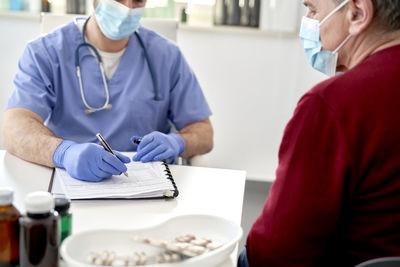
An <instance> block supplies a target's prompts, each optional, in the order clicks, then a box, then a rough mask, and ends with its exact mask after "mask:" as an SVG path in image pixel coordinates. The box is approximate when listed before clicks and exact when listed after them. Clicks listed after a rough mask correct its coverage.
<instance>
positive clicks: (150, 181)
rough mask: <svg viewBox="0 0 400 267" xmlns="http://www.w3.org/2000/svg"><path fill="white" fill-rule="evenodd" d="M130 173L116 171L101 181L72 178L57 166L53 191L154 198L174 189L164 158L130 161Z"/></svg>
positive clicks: (79, 195)
mask: <svg viewBox="0 0 400 267" xmlns="http://www.w3.org/2000/svg"><path fill="white" fill-rule="evenodd" d="M127 168H128V171H127V172H128V177H126V176H125V175H124V174H122V175H114V176H112V177H110V178H107V179H104V180H102V181H101V182H97V183H96V182H85V181H81V180H78V179H75V178H72V177H71V176H70V175H69V174H68V173H67V172H66V171H65V170H64V169H58V168H57V169H56V170H55V173H54V181H53V186H52V190H51V191H52V193H63V194H65V195H66V196H67V197H68V198H70V199H92V198H151V197H162V196H165V195H170V194H171V191H173V190H174V187H173V185H172V182H171V180H169V179H168V176H167V174H166V173H165V166H164V165H163V163H162V162H148V163H141V162H131V163H129V164H127Z"/></svg>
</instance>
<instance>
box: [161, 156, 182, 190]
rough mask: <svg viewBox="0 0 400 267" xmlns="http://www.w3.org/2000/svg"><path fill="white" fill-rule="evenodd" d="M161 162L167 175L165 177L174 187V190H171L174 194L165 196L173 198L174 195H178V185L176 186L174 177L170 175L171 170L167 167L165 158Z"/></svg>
mask: <svg viewBox="0 0 400 267" xmlns="http://www.w3.org/2000/svg"><path fill="white" fill-rule="evenodd" d="M162 164H163V165H164V167H165V170H164V172H165V173H166V175H167V179H168V180H170V181H171V183H172V186H173V187H174V190H173V192H174V194H173V196H172V197H169V196H165V197H167V198H175V197H177V196H178V195H179V190H178V187H177V186H176V184H175V181H174V178H173V177H172V173H171V171H170V169H169V167H168V164H167V162H166V161H165V160H163V161H162Z"/></svg>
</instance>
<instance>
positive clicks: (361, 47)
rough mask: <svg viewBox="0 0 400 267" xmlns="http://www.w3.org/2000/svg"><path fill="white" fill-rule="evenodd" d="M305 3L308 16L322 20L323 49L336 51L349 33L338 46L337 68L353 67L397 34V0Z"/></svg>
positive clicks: (399, 6)
mask: <svg viewBox="0 0 400 267" xmlns="http://www.w3.org/2000/svg"><path fill="white" fill-rule="evenodd" d="M344 1H346V3H343V2H344ZM342 4H343V6H342V7H341V8H339V9H338V10H336V9H337V8H338V7H339V6H340V5H342ZM304 5H305V6H307V7H308V12H307V15H306V16H307V17H308V18H311V19H314V20H318V21H320V22H322V21H323V23H322V24H321V25H320V39H321V42H322V48H323V50H329V51H335V49H337V48H340V47H341V44H343V42H344V41H345V40H348V38H349V37H350V36H351V37H350V40H349V41H348V42H346V41H345V42H344V43H345V45H344V46H343V47H342V48H341V49H340V50H339V57H338V66H339V67H338V70H339V71H343V70H346V69H348V68H351V67H353V66H354V65H355V64H357V63H359V62H360V60H362V59H363V57H364V58H365V57H366V56H368V55H369V54H371V53H373V52H374V51H376V50H379V49H381V48H382V47H384V46H385V42H393V40H394V39H399V37H400V0H304ZM334 10H336V12H334V13H332V11H334ZM329 15H330V16H329ZM324 19H325V20H324ZM357 57H358V58H357Z"/></svg>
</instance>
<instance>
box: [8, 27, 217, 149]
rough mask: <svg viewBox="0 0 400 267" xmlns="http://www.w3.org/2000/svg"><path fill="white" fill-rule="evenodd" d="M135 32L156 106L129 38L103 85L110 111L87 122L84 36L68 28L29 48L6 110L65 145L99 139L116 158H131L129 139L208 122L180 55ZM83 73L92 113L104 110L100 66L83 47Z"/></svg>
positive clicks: (158, 38) (207, 111)
mask: <svg viewBox="0 0 400 267" xmlns="http://www.w3.org/2000/svg"><path fill="white" fill-rule="evenodd" d="M139 32H140V36H141V37H142V39H143V42H144V45H145V47H146V48H147V52H148V54H149V57H150V60H151V61H152V64H153V68H154V71H155V76H156V79H157V82H158V91H159V98H160V100H154V87H153V82H152V79H151V74H150V71H149V67H148V65H147V62H146V59H145V56H144V52H143V48H142V47H141V46H140V44H139V41H138V38H137V37H136V36H134V35H132V36H131V38H130V39H129V43H128V45H127V47H126V50H125V52H124V54H123V56H122V59H121V62H120V64H119V66H118V68H117V70H116V72H115V73H114V75H113V76H112V78H111V79H110V80H109V79H107V83H108V88H109V93H110V104H112V109H111V110H102V111H99V112H95V113H93V114H90V115H86V114H85V112H84V111H85V109H86V107H85V106H84V104H83V102H82V98H81V95H80V89H79V82H78V78H77V76H76V68H75V56H74V53H75V49H76V47H77V46H78V45H79V44H80V43H82V34H81V32H80V31H79V29H78V27H77V26H76V25H75V23H73V22H72V23H70V24H68V25H66V26H64V27H62V28H59V29H57V30H55V31H54V32H52V33H50V34H48V35H46V36H43V37H40V38H38V39H36V40H35V41H32V42H30V43H29V44H28V45H27V47H26V49H25V51H24V53H23V55H22V57H21V58H20V60H19V65H18V67H19V70H18V73H17V74H16V76H15V78H14V90H13V92H12V94H11V96H10V97H9V99H8V103H7V106H6V109H10V108H15V107H22V108H27V109H29V110H31V111H33V112H35V113H37V114H38V115H40V116H41V117H42V118H43V120H44V121H45V125H46V126H47V127H48V128H49V129H50V130H51V131H52V132H53V133H54V134H55V135H56V136H57V137H60V138H63V139H67V140H72V141H76V142H80V143H81V142H93V143H98V140H97V138H96V133H98V132H100V133H101V134H102V135H103V136H104V137H105V139H106V140H107V141H108V142H109V144H110V146H111V147H112V148H113V149H116V150H120V151H135V150H136V147H137V146H136V145H134V144H132V143H131V142H130V138H131V137H132V136H133V135H136V136H143V135H146V134H148V133H150V132H152V131H160V132H163V133H169V132H170V130H171V125H170V122H172V123H173V125H174V126H175V127H176V129H177V130H181V129H182V128H183V127H185V126H186V125H188V124H191V123H195V122H199V121H202V120H204V119H206V118H208V117H209V116H210V115H211V111H210V108H209V106H208V104H207V101H206V99H205V97H204V95H203V93H202V90H201V88H200V85H199V83H198V81H197V79H196V76H195V75H194V73H193V71H192V70H191V69H190V67H189V65H188V63H187V62H186V60H185V58H184V57H183V55H182V53H181V52H180V50H179V48H178V47H177V46H176V45H175V44H174V43H172V42H170V41H168V40H166V39H164V38H163V37H161V36H159V35H158V34H156V33H154V32H153V31H150V30H148V29H145V28H143V27H141V28H140V29H139ZM80 65H81V73H82V82H83V90H84V93H85V97H86V101H87V102H88V104H89V105H90V106H92V107H101V106H103V104H104V102H105V97H106V95H105V90H104V84H103V80H102V76H101V72H100V68H99V64H98V63H97V61H96V59H95V58H94V57H93V55H92V53H91V52H90V51H89V50H88V48H87V47H83V48H81V49H80Z"/></svg>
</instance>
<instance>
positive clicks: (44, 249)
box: [19, 191, 60, 267]
mask: <svg viewBox="0 0 400 267" xmlns="http://www.w3.org/2000/svg"><path fill="white" fill-rule="evenodd" d="M25 207H26V212H27V214H26V216H24V217H21V218H20V220H19V222H20V242H19V253H20V256H19V258H20V267H33V266H35V267H58V259H59V256H58V248H59V244H60V222H59V217H58V214H57V212H56V211H54V199H53V196H52V195H51V194H50V193H48V192H40V191H39V192H33V193H29V194H28V195H27V196H26V198H25Z"/></svg>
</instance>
